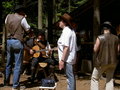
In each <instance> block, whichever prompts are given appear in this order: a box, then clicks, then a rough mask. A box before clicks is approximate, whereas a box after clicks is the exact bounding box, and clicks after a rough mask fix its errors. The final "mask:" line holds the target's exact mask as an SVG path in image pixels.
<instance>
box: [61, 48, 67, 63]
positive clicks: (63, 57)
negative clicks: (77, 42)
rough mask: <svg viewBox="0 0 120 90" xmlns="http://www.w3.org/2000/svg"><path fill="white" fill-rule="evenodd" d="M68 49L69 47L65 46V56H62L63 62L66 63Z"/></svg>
mask: <svg viewBox="0 0 120 90" xmlns="http://www.w3.org/2000/svg"><path fill="white" fill-rule="evenodd" d="M68 49H69V47H68V46H64V49H63V55H62V60H63V61H65V58H66V56H67V54H68Z"/></svg>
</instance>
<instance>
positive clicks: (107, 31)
mask: <svg viewBox="0 0 120 90" xmlns="http://www.w3.org/2000/svg"><path fill="white" fill-rule="evenodd" d="M101 30H102V31H103V34H102V35H99V36H98V37H97V39H96V42H95V45H94V55H95V57H94V62H93V63H94V70H93V73H92V77H91V90H99V79H100V77H101V75H102V74H103V73H105V74H106V87H105V90H114V84H113V75H114V71H115V68H116V65H117V63H118V52H119V39H118V37H117V36H116V35H114V34H112V33H111V32H112V30H113V27H112V25H111V23H110V22H108V21H107V22H104V23H103V24H102V26H101Z"/></svg>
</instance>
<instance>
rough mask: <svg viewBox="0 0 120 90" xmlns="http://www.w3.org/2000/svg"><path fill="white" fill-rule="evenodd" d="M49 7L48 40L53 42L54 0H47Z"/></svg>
mask: <svg viewBox="0 0 120 90" xmlns="http://www.w3.org/2000/svg"><path fill="white" fill-rule="evenodd" d="M47 8H48V41H49V42H50V44H51V43H53V0H47Z"/></svg>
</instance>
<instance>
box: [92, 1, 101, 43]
mask: <svg viewBox="0 0 120 90" xmlns="http://www.w3.org/2000/svg"><path fill="white" fill-rule="evenodd" d="M99 4H100V0H94V6H93V8H94V9H93V10H94V16H93V41H95V40H96V38H97V36H98V34H99V33H100V30H99V28H100V5H99Z"/></svg>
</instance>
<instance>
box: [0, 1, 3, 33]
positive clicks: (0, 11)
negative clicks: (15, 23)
mask: <svg viewBox="0 0 120 90" xmlns="http://www.w3.org/2000/svg"><path fill="white" fill-rule="evenodd" d="M2 10H3V9H2V0H0V13H1V14H0V31H2Z"/></svg>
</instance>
